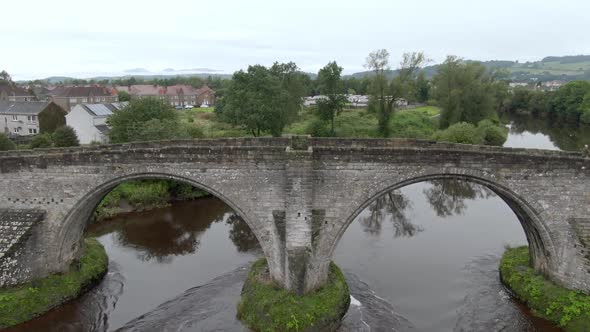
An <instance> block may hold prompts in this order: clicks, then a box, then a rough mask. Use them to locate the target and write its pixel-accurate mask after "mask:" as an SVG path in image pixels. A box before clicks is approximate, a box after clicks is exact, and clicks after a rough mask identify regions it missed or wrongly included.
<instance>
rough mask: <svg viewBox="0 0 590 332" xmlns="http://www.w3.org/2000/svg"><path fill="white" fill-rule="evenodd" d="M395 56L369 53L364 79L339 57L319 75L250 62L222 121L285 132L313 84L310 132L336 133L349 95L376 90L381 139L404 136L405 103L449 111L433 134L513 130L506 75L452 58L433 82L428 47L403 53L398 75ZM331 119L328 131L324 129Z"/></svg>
mask: <svg viewBox="0 0 590 332" xmlns="http://www.w3.org/2000/svg"><path fill="white" fill-rule="evenodd" d="M389 58H390V55H389V52H388V51H387V50H385V49H382V50H377V51H375V52H372V53H370V54H369V56H368V57H367V59H366V67H367V68H368V69H369V70H370V75H368V76H366V77H365V78H363V79H360V80H359V79H357V78H349V79H344V78H343V77H342V71H343V69H342V67H340V66H339V65H338V64H337V63H336V62H330V63H328V64H327V65H326V66H325V67H323V68H322V69H320V70H319V72H318V74H317V76H316V78H315V79H314V80H311V79H310V78H309V75H307V74H306V73H303V72H302V71H300V70H299V68H298V67H297V65H296V64H295V63H292V62H291V63H275V64H273V65H272V66H271V67H269V68H267V67H264V66H261V65H254V66H249V67H248V69H247V70H246V71H244V70H240V71H238V72H236V73H235V74H234V75H233V77H232V79H231V80H230V81H229V83H228V85H227V90H226V93H225V95H224V96H223V97H221V98H219V99H218V100H217V104H216V106H215V112H216V115H217V117H218V119H220V120H221V121H225V122H227V123H230V124H233V125H236V126H241V127H243V128H244V129H246V130H247V131H248V132H250V133H251V134H252V135H253V136H260V135H266V134H271V135H273V136H280V135H282V133H283V131H284V129H285V127H287V126H288V125H289V124H291V123H293V122H294V121H295V120H296V119H297V117H298V115H299V113H300V111H301V106H302V105H301V100H302V97H303V96H306V95H308V94H309V89H310V87H312V89H313V92H314V93H317V94H319V95H322V96H324V97H323V98H322V99H319V100H318V101H317V106H315V107H312V108H311V110H310V111H311V112H312V113H313V114H314V116H315V117H316V120H315V121H314V122H313V126H312V127H311V128H310V130H309V131H310V133H311V134H312V135H321V136H336V132H337V128H335V119H336V117H338V116H340V114H341V113H342V111H343V110H344V108H345V107H346V104H347V99H346V97H345V94H347V93H351V92H355V93H359V92H361V93H363V92H364V93H366V95H368V96H369V105H368V109H367V110H366V112H367V113H368V114H371V116H374V117H375V118H376V119H377V131H378V133H379V135H380V136H381V137H394V136H398V135H397V134H396V133H395V132H392V129H393V128H392V118H393V117H394V114H395V113H396V112H397V111H399V110H400V109H401V107H402V105H403V103H405V101H417V102H422V103H429V104H432V105H437V106H439V107H440V108H441V109H442V113H441V116H440V121H439V126H440V128H439V129H440V130H442V131H443V132H441V133H437V134H436V135H435V136H433V137H434V138H437V139H441V140H451V141H453V142H458V143H471V144H493V145H501V144H503V142H504V141H505V139H506V137H507V131H506V130H505V128H503V127H502V126H501V125H500V122H499V117H498V113H497V111H498V109H500V108H501V106H502V103H503V101H504V100H505V99H506V98H507V96H508V93H509V92H508V85H507V83H506V81H505V80H503V76H502V75H500V74H499V73H498V72H495V71H491V70H488V69H486V67H485V66H484V65H482V64H481V63H477V62H469V61H464V60H462V59H460V58H457V57H452V56H451V57H448V58H447V60H446V61H445V62H444V63H443V64H441V65H439V66H438V69H439V70H438V73H437V74H436V75H435V76H434V77H433V79H432V80H428V79H427V78H426V75H425V74H424V71H423V70H422V68H423V66H424V64H425V63H427V62H428V60H427V58H426V57H425V56H424V54H423V53H421V52H413V53H406V54H404V55H403V57H402V62H401V64H400V66H399V68H397V69H396V71H395V72H396V75H395V76H394V77H392V76H391V75H390V73H391V68H390V65H389ZM352 84H355V85H352ZM353 86H354V87H357V88H358V89H359V90H360V91H356V90H355V89H354V88H352V87H353ZM353 90H354V91H353ZM324 124H325V125H327V126H328V127H329V129H327V130H326V129H324ZM459 124H460V125H459ZM408 125H409V126H411V125H412V124H408ZM454 125H457V126H454ZM450 127H452V128H450ZM399 129H400V128H395V130H399ZM402 130H405V128H402ZM468 136H469V137H468ZM467 137H468V138H467Z"/></svg>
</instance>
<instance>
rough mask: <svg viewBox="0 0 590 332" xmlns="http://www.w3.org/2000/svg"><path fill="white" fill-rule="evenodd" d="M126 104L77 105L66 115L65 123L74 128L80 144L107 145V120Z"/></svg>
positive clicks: (126, 103)
mask: <svg viewBox="0 0 590 332" xmlns="http://www.w3.org/2000/svg"><path fill="white" fill-rule="evenodd" d="M128 104H129V103H128V102H121V103H118V102H117V103H105V104H78V105H76V106H75V107H74V108H73V109H72V110H71V111H70V113H68V115H66V123H67V125H68V126H70V127H72V128H74V130H75V131H76V135H77V136H78V139H79V140H80V144H90V143H92V142H100V143H107V142H108V133H109V127H108V125H107V119H108V118H109V116H111V115H112V114H113V113H114V112H116V111H118V110H120V109H122V108H123V107H125V106H127V105H128Z"/></svg>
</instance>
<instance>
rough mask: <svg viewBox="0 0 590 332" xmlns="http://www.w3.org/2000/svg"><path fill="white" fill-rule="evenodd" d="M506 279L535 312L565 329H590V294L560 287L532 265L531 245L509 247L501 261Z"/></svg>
mask: <svg viewBox="0 0 590 332" xmlns="http://www.w3.org/2000/svg"><path fill="white" fill-rule="evenodd" d="M500 274H501V278H502V282H503V283H504V284H505V285H506V286H507V287H508V288H510V289H511V290H512V292H513V293H514V294H515V295H516V297H517V298H519V299H520V300H521V301H523V302H524V303H525V304H526V305H527V306H528V307H529V308H531V309H532V310H533V312H534V313H535V314H536V315H538V316H540V317H543V318H545V319H548V320H550V321H552V322H554V323H556V324H557V325H559V326H560V327H561V328H563V329H564V330H565V331H571V332H578V331H590V296H589V295H585V294H582V293H580V292H577V291H573V290H569V289H566V288H563V287H560V286H558V285H556V284H554V283H553V282H551V281H549V280H547V279H545V278H544V277H543V276H542V275H540V274H538V273H536V272H535V271H534V270H533V268H532V267H531V266H530V256H529V249H528V247H519V248H508V249H507V250H506V252H505V253H504V255H503V257H502V260H501V262H500Z"/></svg>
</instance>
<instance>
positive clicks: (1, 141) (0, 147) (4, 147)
mask: <svg viewBox="0 0 590 332" xmlns="http://www.w3.org/2000/svg"><path fill="white" fill-rule="evenodd" d="M15 149H16V145H15V144H14V142H12V141H11V140H10V139H9V138H8V137H7V136H6V135H4V134H2V133H0V151H8V150H15Z"/></svg>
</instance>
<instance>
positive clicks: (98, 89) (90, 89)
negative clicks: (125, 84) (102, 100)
mask: <svg viewBox="0 0 590 332" xmlns="http://www.w3.org/2000/svg"><path fill="white" fill-rule="evenodd" d="M112 93H113V92H112V91H111V89H109V88H107V87H104V86H69V87H59V88H56V89H54V90H53V91H51V95H53V96H56V97H88V96H95V97H106V96H112Z"/></svg>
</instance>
